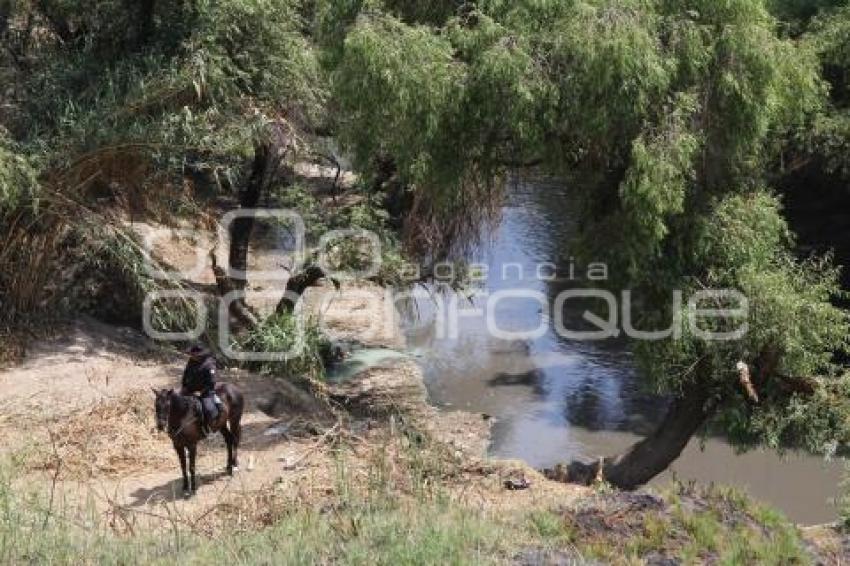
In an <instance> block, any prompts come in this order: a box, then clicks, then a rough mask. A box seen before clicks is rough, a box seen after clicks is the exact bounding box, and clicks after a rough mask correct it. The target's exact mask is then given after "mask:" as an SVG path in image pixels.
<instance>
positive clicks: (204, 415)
mask: <svg viewBox="0 0 850 566" xmlns="http://www.w3.org/2000/svg"><path fill="white" fill-rule="evenodd" d="M192 398H193V401H192V405H193V406H194V410H195V415H196V416H197V417H198V420H199V421H200V422H201V424H202V425H203V428H204V429H207V430H209V429H210V428H211V427H212V424H213V423H214V422H215V420H216V419H217V418H218V414H219V408H218V406H217V405H216V403H215V397H213V396H212V395H210V396H209V397H198V396H197V395H192Z"/></svg>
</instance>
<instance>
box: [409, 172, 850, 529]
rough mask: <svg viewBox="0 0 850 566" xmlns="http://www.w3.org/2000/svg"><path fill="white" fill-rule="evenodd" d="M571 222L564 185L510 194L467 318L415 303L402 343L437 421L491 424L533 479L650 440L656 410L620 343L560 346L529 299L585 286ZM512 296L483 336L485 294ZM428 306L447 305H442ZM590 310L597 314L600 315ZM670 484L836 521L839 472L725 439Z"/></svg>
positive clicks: (497, 440) (477, 258) (528, 186)
mask: <svg viewBox="0 0 850 566" xmlns="http://www.w3.org/2000/svg"><path fill="white" fill-rule="evenodd" d="M573 210H574V206H573V203H572V199H571V197H570V195H569V191H567V190H566V189H565V187H564V186H563V185H560V184H558V183H555V182H551V181H540V180H535V181H533V182H532V181H527V182H522V181H516V182H513V183H512V186H511V187H510V189H509V190H508V195H507V198H506V203H505V205H504V208H503V210H502V217H501V221H500V223H499V226H498V228H497V229H495V231H492V232H489V233H487V234H484V235H482V243H481V244H480V245H478V246H477V248H476V249H475V250H474V251H473V252H472V257H471V260H472V261H473V262H475V263H480V264H481V265H482V269H484V266H486V272H485V274H486V276H482V287H483V291H484V294H482V295H481V296H478V297H474V298H472V299H471V300H459V301H458V304H459V305H461V307H462V308H463V309H464V310H463V311H462V312H461V314H460V315H459V316H458V320H457V331H456V332H451V331H450V330H447V328H449V325H447V324H445V321H439V320H436V319H435V317H434V313H435V312H436V309H435V306H434V304H435V303H434V301H433V300H424V299H420V300H418V301H417V310H418V315H417V317H416V323H415V324H413V325H412V327H411V328H410V329H408V332H407V336H408V344H409V346H410V347H411V348H412V350H413V351H414V352H415V353H416V355H417V357H418V359H419V360H420V362H421V364H422V366H423V369H424V372H425V377H426V385H427V387H428V391H429V394H430V397H431V400H432V402H433V403H434V404H435V405H437V406H440V407H444V408H445V409H446V410H452V409H462V410H466V411H474V412H481V413H486V414H488V415H490V416H492V417H493V419H494V422H495V424H494V427H493V436H492V444H491V447H490V451H491V453H492V455H494V456H497V457H505V458H517V459H522V460H525V461H526V462H528V463H529V464H530V465H532V466H535V467H543V466H551V465H553V464H555V463H558V462H568V461H570V460H572V459H575V458H582V459H586V460H593V459H596V458H598V457H599V456H602V455H611V454H615V453H617V452H619V451H622V450H623V449H625V448H626V447H628V446H629V445H631V444H632V443H634V442H635V441H637V440H639V439H640V438H641V435H643V434H646V433H647V432H648V431H650V430H652V427H653V426H654V425H655V423H657V422H658V420H659V419H660V417H661V416H662V413H663V410H664V406H665V402H664V400H663V399H660V398H657V397H654V396H652V395H649V394H647V393H646V392H645V391H643V390H642V388H641V386H640V380H639V378H638V375H637V373H636V370H635V368H634V365H633V362H632V358H631V355H630V353H629V351H628V350H627V348H626V346H625V344H624V343H623V342H621V341H618V340H606V341H579V340H574V339H573V340H570V339H566V338H564V337H562V336H560V335H559V334H561V333H558V332H556V331H555V328H556V325H555V323H556V321H555V319H554V318H553V317H551V316H547V315H548V314H549V313H547V312H546V311H547V310H548V309H547V307H546V306H545V305H543V306H541V303H540V302H539V301H538V300H535V299H534V298H533V296H532V293H535V292H536V293H541V294H542V295H544V296H545V297H548V298H549V299H552V298H554V297H555V296H557V294H558V293H559V292H561V291H562V290H564V289H567V288H570V287H575V286H576V285H577V283H576V279H579V278H586V277H587V275H588V273H587V268H586V266H584V267H582V266H578V265H576V263H575V260H574V259H573V258H572V255H571V254H570V252H569V249H568V248H567V246H568V244H569V242H570V238H571V235H572V234H573V233H574V230H575V220H574V214H573ZM548 263H552V264H555V265H557V267H558V276H557V278H555V279H554V280H552V270H551V267H550V266H548V265H544V267H542V268H541V270H540V271H539V272H538V266H540V265H541V264H548ZM598 274H599V273H598V272H597V275H598ZM579 283H580V282H579ZM517 291H519V294H523V293H524V294H527V295H528V296H527V297H520V296H517V297H515V298H507V297H505V298H502V299H501V300H499V301H498V302H497V303H495V306H494V309H493V316H492V317H489V320H490V321H491V322H490V324H489V328H488V323H487V320H488V317H487V316H486V305H487V303H488V299H487V296H486V294H487V293H489V294H490V296H491V300H490V302H491V303H492V302H493V301H492V294H494V293H505V292H517ZM455 298H456V297H455ZM437 300H438V301H447V300H449V299H447V297H446V296H445V295H442V296H440V297H439V298H438V299H437ZM574 303H575V301H571V302H568V303H567V305H572V304H574ZM476 309H477V310H476ZM595 310H596V311H598V312H599V314H600V316H603V315H604V314H605V309H604V307H603V308H599V307H597V308H596V309H595ZM583 312H584V309H578V308H577V307H573V308H572V310H571V311H570V312H568V314H567V315H566V318H567V319H568V320H569V321H573V322H574V321H575V320H576V319H577V318H580V316H581V313H583ZM408 322H410V321H408ZM493 323H495V325H496V327H497V328H499V329H500V330H501V331H503V332H515V331H530V330H532V329H537V328H538V327H539V331H538V332H537V333H536V335H535V336H533V337H526V338H523V339H514V338H510V337H507V336H505V337H494V335H493V334H494V333H493V332H492V327H493ZM566 326H567V327H568V328H576V327H575V326H571V325H570V324H567V325H566ZM673 474H675V475H676V477H678V478H679V479H681V480H690V479H693V480H698V481H700V482H704V483H707V482H715V483H720V484H726V485H734V486H739V487H741V488H743V489H745V490H746V492H747V493H749V494H750V495H751V496H753V497H754V498H756V499H759V500H762V501H764V502H767V503H770V504H772V505H773V506H775V507H777V508H779V509H781V510H782V511H784V512H785V513H786V514H787V515H788V516H789V517H790V518H791V519H792V520H794V521H797V522H800V523H804V524H812V523H822V522H826V521H832V520H834V519H835V517H836V509H835V506H834V504H833V501H834V499H835V497H836V496H837V495H838V492H839V485H838V484H839V483H840V481H841V477H842V466H841V464H840V463H839V462H826V463H825V462H824V461H823V460H822V459H821V458H817V457H814V456H810V455H805V454H797V453H794V454H787V455H785V456H783V457H780V456H779V455H777V454H775V453H772V452H768V451H761V450H757V451H752V452H748V453H745V454H736V453H735V451H734V450H733V448H732V447H731V446H730V445H728V444H727V443H726V442H724V441H723V440H722V439H718V438H709V439H706V440H704V441H700V440H699V439H694V440H693V441H692V442H691V444H690V445H689V446H688V448H687V449H686V451H685V453H684V454H683V455H682V456H681V458H679V460H678V461H677V462H676V463H675V464H674V466H673V467H672V469H671V470H670V471H668V472H667V473H665V474H663V475H662V476H660V477H658V478H656V479H655V481H654V482H653V483H654V484H657V485H664V484H669V482H670V481H671V479H672V477H673Z"/></svg>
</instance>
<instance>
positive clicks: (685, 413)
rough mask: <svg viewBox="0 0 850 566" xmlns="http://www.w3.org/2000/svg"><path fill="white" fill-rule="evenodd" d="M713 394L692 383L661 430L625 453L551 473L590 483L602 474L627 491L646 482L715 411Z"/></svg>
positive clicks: (670, 410) (673, 406) (708, 389)
mask: <svg viewBox="0 0 850 566" xmlns="http://www.w3.org/2000/svg"><path fill="white" fill-rule="evenodd" d="M710 393H711V391H710V388H709V387H707V386H705V385H703V384H701V383H694V384H692V385H690V386H689V387H687V388H686V389H685V390H684V391H683V392H682V394H681V396H679V397H677V398H676V399H675V400H674V401H673V403H672V404H671V405H670V407H669V408H668V410H667V414H666V415H665V417H664V420H663V421H662V422H661V424H660V425H659V427H658V429H657V430H656V431H655V432H654V433H653V434H652V435H650V436H648V437H646V438H645V439H643V440H641V441H640V442H637V443H636V444H634V445H633V446H632V447H631V448H629V449H628V450H627V451H626V452H625V453H623V454H621V455H619V456H615V457H612V458H604V459H602V460H601V462H596V463H593V464H585V463H583V462H573V463H571V464H570V465H569V466H568V469H567V477H563V478H561V477H558V476H559V474H558V472H552V471H548V473H547V475H548V476H549V477H552V478H553V479H564V480H567V481H570V482H573V483H583V484H587V485H589V484H591V483H592V482H593V481H594V480H595V479H597V478H600V477H601V478H602V479H604V480H605V481H607V482H608V483H610V484H611V485H613V486H615V487H617V488H620V489H627V490H631V489H636V488H638V487H640V486H642V485H644V484H646V483H647V482H649V481H650V480H651V479H652V478H654V477H655V476H657V475H658V474H660V473H661V472H663V471H664V470H666V469H667V468H668V467H669V466H670V464H672V463H673V462H674V461H675V460H676V459H677V458H678V457H679V456H680V455H681V453H682V450H684V449H685V446H687V445H688V442H689V441H690V440H691V438H692V437H693V435H694V434H695V433H696V432H697V430H699V428H700V426H702V425H703V424H704V423H705V422H706V420H708V418H709V417H710V416H711V415H712V414H714V412H715V410H716V408H717V404H716V403H715V402H714V401H713V400H712V399H711V395H710ZM600 463H601V464H602V473H601V474H600V471H599V466H600Z"/></svg>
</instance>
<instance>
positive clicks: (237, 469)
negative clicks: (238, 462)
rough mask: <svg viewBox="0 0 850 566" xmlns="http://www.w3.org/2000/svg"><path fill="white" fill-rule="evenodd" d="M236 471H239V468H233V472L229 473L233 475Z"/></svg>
mask: <svg viewBox="0 0 850 566" xmlns="http://www.w3.org/2000/svg"><path fill="white" fill-rule="evenodd" d="M238 471H239V466H233V470H232V471H231V473H233V474H235V473H236V472H238Z"/></svg>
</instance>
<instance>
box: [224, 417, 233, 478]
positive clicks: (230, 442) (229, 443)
mask: <svg viewBox="0 0 850 566" xmlns="http://www.w3.org/2000/svg"><path fill="white" fill-rule="evenodd" d="M221 435H222V436H223V437H224V443H225V444H226V445H227V473H228V474H230V475H233V435H232V434H230V429H229V428H227V424H224V425H222V426H221Z"/></svg>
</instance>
